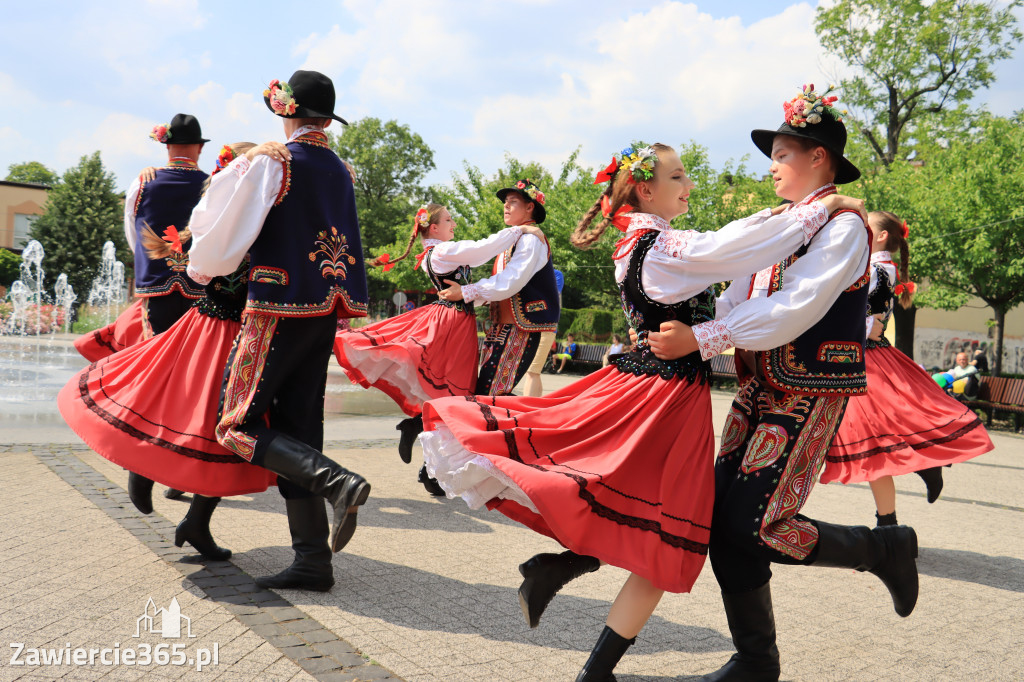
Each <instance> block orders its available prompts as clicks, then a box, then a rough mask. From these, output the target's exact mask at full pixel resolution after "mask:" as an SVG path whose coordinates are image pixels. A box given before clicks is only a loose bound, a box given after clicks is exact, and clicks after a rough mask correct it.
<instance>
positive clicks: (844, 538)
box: [812, 521, 918, 618]
mask: <svg viewBox="0 0 1024 682" xmlns="http://www.w3.org/2000/svg"><path fill="white" fill-rule="evenodd" d="M814 523H815V524H817V526H818V544H817V546H816V548H815V549H816V551H817V557H816V558H815V559H814V561H813V563H812V565H814V566H836V567H839V568H853V569H856V570H858V571H868V572H870V573H873V574H874V575H876V576H878V577H879V579H881V581H882V583H883V584H884V585H885V586H886V588H888V590H889V594H891V595H892V603H893V606H894V607H895V608H896V613H898V614H899V615H901V616H903V617H904V618H905V617H907V616H909V615H910V613H911V612H912V611H913V610H914V606H915V605H916V604H917V590H918V581H917V562H916V561H915V559H917V533H915V532H914V529H913V528H911V527H910V526H879V527H877V528H873V529H872V528H868V527H867V526H836V525H833V524H831V523H825V522H823V521H815V522H814Z"/></svg>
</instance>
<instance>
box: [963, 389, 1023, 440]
mask: <svg viewBox="0 0 1024 682" xmlns="http://www.w3.org/2000/svg"><path fill="white" fill-rule="evenodd" d="M979 383H980V386H979V389H978V397H977V398H974V399H973V400H967V401H965V402H966V404H967V406H968V407H971V408H977V409H980V410H982V411H983V412H984V413H985V415H986V416H987V417H988V425H989V426H992V416H993V415H994V413H996V412H1008V413H1010V414H1012V415H1013V430H1014V431H1020V429H1021V420H1022V418H1024V379H1013V378H1011V377H990V376H982V377H980V380H979Z"/></svg>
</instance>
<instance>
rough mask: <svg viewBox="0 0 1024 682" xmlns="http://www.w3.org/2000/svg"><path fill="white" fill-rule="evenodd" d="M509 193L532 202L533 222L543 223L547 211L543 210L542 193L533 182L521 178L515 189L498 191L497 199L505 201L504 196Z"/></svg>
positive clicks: (507, 188) (508, 188)
mask: <svg viewBox="0 0 1024 682" xmlns="http://www.w3.org/2000/svg"><path fill="white" fill-rule="evenodd" d="M509 192H515V193H516V194H518V195H520V196H522V197H523V199H525V200H526V201H528V202H532V203H533V219H534V221H536V222H537V223H542V222H544V218H546V217H547V214H548V212H547V209H545V208H544V192H541V191H540V188H538V187H537V185H535V184H534V182H533V180H530V179H529V178H523V179H522V180H520V181H519V182H517V183H516V186H515V187H506V188H505V189H499V190H498V192H497V194H498V198H499V199H501V200H502V201H505V196H506V195H508V193H509Z"/></svg>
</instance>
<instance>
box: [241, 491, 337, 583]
mask: <svg viewBox="0 0 1024 682" xmlns="http://www.w3.org/2000/svg"><path fill="white" fill-rule="evenodd" d="M284 504H285V508H286V509H287V510H288V530H289V531H291V534H292V549H293V550H295V559H294V560H293V561H292V565H291V566H289V567H288V568H286V569H284V570H283V571H281V572H280V573H278V574H276V575H269V576H264V577H262V578H256V584H257V585H259V586H260V587H263V588H267V589H271V590H276V589H286V590H313V591H315V592H326V591H327V590H329V589H331V588H332V587H334V568H333V567H332V566H331V556H332V554H331V548H330V547H328V546H327V538H328V536H329V535H330V532H331V529H330V527H329V526H328V525H327V509H326V508H325V507H324V501H323V498H320V497H303V498H299V499H292V500H285V502H284Z"/></svg>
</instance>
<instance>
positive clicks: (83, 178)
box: [30, 152, 132, 302]
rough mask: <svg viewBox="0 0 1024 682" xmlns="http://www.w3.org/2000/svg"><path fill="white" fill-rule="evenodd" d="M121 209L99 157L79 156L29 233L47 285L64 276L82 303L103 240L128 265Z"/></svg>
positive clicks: (127, 251)
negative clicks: (36, 245) (40, 257)
mask: <svg viewBox="0 0 1024 682" xmlns="http://www.w3.org/2000/svg"><path fill="white" fill-rule="evenodd" d="M123 207H124V203H123V198H122V197H121V196H119V195H118V193H117V192H115V191H114V175H113V174H112V173H108V172H107V171H106V170H104V168H103V161H102V160H101V159H100V153H99V152H95V153H93V154H92V155H91V156H83V157H82V159H81V160H80V161H79V162H78V165H77V166H74V167H72V168H69V169H68V170H67V171H65V173H64V176H63V178H62V179H61V182H60V183H58V184H57V185H56V186H55V187H54V188H53V190H52V191H51V192H50V194H49V197H48V198H47V200H46V212H45V213H43V215H41V216H39V218H38V219H37V220H36V221H35V222H34V223H33V224H32V230H31V233H30V236H31V238H32V239H37V240H39V243H40V244H42V246H43V251H44V253H45V257H44V260H43V267H44V269H45V270H46V272H47V279H48V281H50V282H53V281H56V278H57V275H58V274H60V273H61V272H63V273H65V274H67V276H68V283H69V284H71V285H72V286H73V287H74V288H75V292H76V293H77V294H78V300H79V301H80V302H81V301H83V300H84V299H85V297H86V296H87V295H88V293H89V287H90V285H91V284H92V280H93V277H95V275H96V269H97V266H98V265H99V263H100V260H101V258H102V249H103V242H105V241H107V240H111V241H113V242H114V244H115V246H117V256H118V259H119V260H121V261H122V262H124V263H126V264H128V263H131V262H132V254H131V252H130V251H129V250H128V244H127V242H126V241H125V238H124V230H123V229H122V225H123V213H124V208H123Z"/></svg>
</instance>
